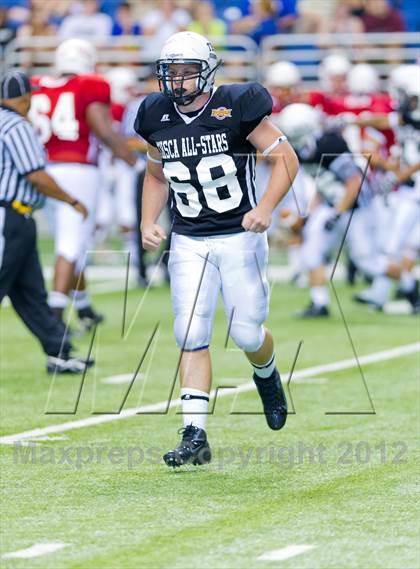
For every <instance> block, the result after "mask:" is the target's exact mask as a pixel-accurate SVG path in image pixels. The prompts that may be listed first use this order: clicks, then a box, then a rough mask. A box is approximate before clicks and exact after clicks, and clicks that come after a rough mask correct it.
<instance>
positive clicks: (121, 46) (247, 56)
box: [3, 32, 420, 87]
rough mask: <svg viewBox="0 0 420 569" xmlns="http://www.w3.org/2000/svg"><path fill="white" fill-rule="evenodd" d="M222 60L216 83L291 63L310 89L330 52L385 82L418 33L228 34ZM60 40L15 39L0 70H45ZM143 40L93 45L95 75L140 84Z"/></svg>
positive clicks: (412, 57)
mask: <svg viewBox="0 0 420 569" xmlns="http://www.w3.org/2000/svg"><path fill="white" fill-rule="evenodd" d="M211 40H212V42H213V43H214V45H215V47H216V49H217V53H218V55H219V57H221V58H222V59H223V61H224V65H223V67H222V68H221V69H220V72H219V75H218V76H219V78H220V81H221V82H223V81H226V82H231V81H255V80H263V79H264V76H265V72H266V70H267V67H268V66H269V65H270V64H271V63H273V62H275V61H279V60H288V61H293V62H294V63H296V64H297V65H298V66H299V69H300V71H301V75H302V79H303V81H304V82H305V83H307V85H308V86H309V87H311V86H314V85H315V84H316V82H317V72H318V65H319V63H320V61H321V60H322V59H323V58H324V57H325V56H326V55H327V54H328V53H331V52H344V53H345V54H346V55H347V57H348V58H349V59H350V60H351V61H353V62H359V61H364V62H369V63H372V64H373V65H374V66H375V67H376V69H377V71H378V73H379V75H380V76H381V77H382V78H386V77H387V76H388V74H389V71H390V69H391V67H392V66H393V65H395V64H398V63H414V62H416V61H418V60H419V59H420V34H418V33H409V32H406V33H381V34H279V35H275V36H269V37H267V38H265V39H264V40H263V42H262V44H261V47H258V46H257V44H256V43H255V42H254V41H253V40H252V39H251V38H249V37H248V36H238V35H227V36H221V37H215V38H211ZM61 41H62V39H61V38H59V37H44V36H38V37H37V36H33V37H27V38H18V39H15V40H13V41H12V42H10V44H8V46H7V47H6V49H5V54H4V63H3V68H4V69H7V68H10V67H17V68H23V69H28V70H30V72H31V73H33V74H43V73H48V72H50V68H51V65H52V62H53V57H54V50H55V48H56V47H57V45H58V44H59V43H60V42H61ZM148 41H150V40H148V38H147V37H144V36H123V37H116V38H114V37H110V38H109V40H107V41H106V42H103V41H101V42H95V45H96V47H97V50H98V59H99V68H98V70H99V72H104V71H106V70H107V69H109V68H110V67H113V66H115V65H130V66H132V67H133V68H134V69H135V70H136V72H137V74H138V78H139V81H140V83H142V82H144V81H146V80H147V79H148V78H149V77H151V76H152V74H153V72H154V62H155V59H156V54H152V53H151V52H150V50H149V49H148V47H149V46H148Z"/></svg>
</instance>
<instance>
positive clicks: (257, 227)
mask: <svg viewBox="0 0 420 569" xmlns="http://www.w3.org/2000/svg"><path fill="white" fill-rule="evenodd" d="M270 224H271V211H269V210H268V209H264V208H262V207H261V206H259V205H257V207H254V209H251V211H248V213H246V214H245V215H244V217H243V219H242V227H243V228H244V229H245V230H246V231H253V232H254V233H263V232H264V231H266V230H267V229H268V228H269V227H270Z"/></svg>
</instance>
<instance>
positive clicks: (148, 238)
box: [141, 223, 166, 251]
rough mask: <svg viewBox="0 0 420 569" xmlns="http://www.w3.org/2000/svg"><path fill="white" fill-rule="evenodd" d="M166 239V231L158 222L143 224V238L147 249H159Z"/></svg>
mask: <svg viewBox="0 0 420 569" xmlns="http://www.w3.org/2000/svg"><path fill="white" fill-rule="evenodd" d="M164 239H166V233H165V231H164V229H163V228H162V227H161V226H160V225H158V224H157V223H151V224H148V225H142V226H141V240H142V244H143V247H144V248H145V249H146V251H157V249H159V247H160V244H161V243H162V241H163V240H164Z"/></svg>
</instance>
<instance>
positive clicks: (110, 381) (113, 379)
mask: <svg viewBox="0 0 420 569" xmlns="http://www.w3.org/2000/svg"><path fill="white" fill-rule="evenodd" d="M133 375H134V374H133V372H131V373H120V374H119V375H110V376H109V377H104V378H103V379H101V383H105V384H107V385H119V384H120V383H130V381H133ZM143 378H144V373H138V374H137V377H136V381H137V380H138V379H143Z"/></svg>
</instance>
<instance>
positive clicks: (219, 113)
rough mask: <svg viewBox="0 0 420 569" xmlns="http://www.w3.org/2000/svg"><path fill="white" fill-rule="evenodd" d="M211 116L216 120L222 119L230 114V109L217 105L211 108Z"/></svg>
mask: <svg viewBox="0 0 420 569" xmlns="http://www.w3.org/2000/svg"><path fill="white" fill-rule="evenodd" d="M211 116H212V117H214V118H215V119H217V120H218V121H222V120H223V119H225V118H228V117H231V116H232V109H227V108H226V107H219V108H217V109H212V111H211Z"/></svg>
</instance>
